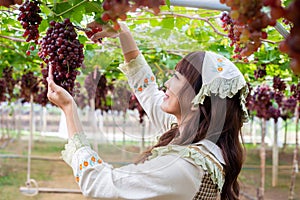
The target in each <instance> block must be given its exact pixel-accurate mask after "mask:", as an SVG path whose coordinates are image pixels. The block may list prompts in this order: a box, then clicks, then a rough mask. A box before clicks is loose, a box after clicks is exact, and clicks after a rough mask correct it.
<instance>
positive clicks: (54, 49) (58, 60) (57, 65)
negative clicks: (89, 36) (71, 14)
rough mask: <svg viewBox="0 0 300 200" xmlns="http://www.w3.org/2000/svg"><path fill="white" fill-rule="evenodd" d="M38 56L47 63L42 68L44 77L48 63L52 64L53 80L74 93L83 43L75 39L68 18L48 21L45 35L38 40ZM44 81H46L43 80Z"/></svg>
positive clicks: (73, 29) (75, 35)
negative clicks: (48, 26) (45, 66)
mask: <svg viewBox="0 0 300 200" xmlns="http://www.w3.org/2000/svg"><path fill="white" fill-rule="evenodd" d="M40 45H41V47H40V51H39V53H38V54H39V56H40V58H42V59H43V60H44V62H45V63H47V68H46V69H42V73H43V76H44V78H46V77H47V73H48V69H49V65H52V69H53V76H54V81H55V83H56V84H58V85H60V86H62V87H63V88H65V89H66V90H67V91H68V92H69V93H70V94H71V95H74V89H75V88H74V86H75V79H76V76H77V75H79V74H80V72H79V71H78V70H77V69H78V68H80V67H81V66H82V62H83V60H84V55H83V45H82V44H80V42H79V40H78V39H77V33H76V31H75V28H74V26H73V24H72V23H71V22H70V19H68V18H67V19H65V20H64V22H62V23H60V22H55V21H51V22H50V28H48V30H47V32H46V36H45V37H43V39H42V40H41V42H40ZM43 82H44V83H46V81H43Z"/></svg>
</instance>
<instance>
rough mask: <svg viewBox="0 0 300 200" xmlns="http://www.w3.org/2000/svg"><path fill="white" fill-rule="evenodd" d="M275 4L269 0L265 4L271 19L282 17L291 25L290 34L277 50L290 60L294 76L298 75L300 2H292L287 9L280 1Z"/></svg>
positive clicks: (299, 60) (299, 70) (299, 71)
mask: <svg viewBox="0 0 300 200" xmlns="http://www.w3.org/2000/svg"><path fill="white" fill-rule="evenodd" d="M265 1H267V0H265ZM276 2H277V3H274V2H273V1H270V0H268V2H267V5H268V6H270V7H271V14H272V13H273V17H274V18H276V19H277V18H282V17H283V18H285V19H286V20H287V21H289V22H291V23H292V27H291V30H290V34H289V35H288V37H287V38H286V39H285V40H284V41H282V43H281V44H280V46H279V49H280V50H281V51H282V52H284V53H287V54H288V55H289V57H290V58H291V65H290V66H291V69H292V71H293V72H294V74H296V75H300V35H299V30H300V0H293V1H292V2H291V3H290V5H289V6H288V7H287V8H283V7H282V6H281V0H277V1H276Z"/></svg>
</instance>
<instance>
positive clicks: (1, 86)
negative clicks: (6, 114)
mask: <svg viewBox="0 0 300 200" xmlns="http://www.w3.org/2000/svg"><path fill="white" fill-rule="evenodd" d="M4 101H6V82H5V80H4V79H2V78H1V79H0V103H1V102H4Z"/></svg>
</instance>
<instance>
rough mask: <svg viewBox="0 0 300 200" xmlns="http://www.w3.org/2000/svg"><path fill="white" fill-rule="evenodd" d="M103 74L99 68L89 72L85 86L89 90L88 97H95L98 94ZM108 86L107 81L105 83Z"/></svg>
mask: <svg viewBox="0 0 300 200" xmlns="http://www.w3.org/2000/svg"><path fill="white" fill-rule="evenodd" d="M100 77H101V74H100V72H99V70H97V69H95V70H94V71H93V72H91V73H89V74H88V76H87V77H86V78H85V80H84V87H85V89H86V91H87V94H88V98H89V99H93V98H95V96H96V89H97V86H98V82H99V79H100ZM105 86H106V83H105Z"/></svg>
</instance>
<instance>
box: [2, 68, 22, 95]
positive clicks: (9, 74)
mask: <svg viewBox="0 0 300 200" xmlns="http://www.w3.org/2000/svg"><path fill="white" fill-rule="evenodd" d="M2 74H3V79H4V81H5V82H6V89H7V94H8V100H9V101H10V100H11V99H12V98H14V97H16V95H15V94H14V88H15V85H16V84H17V83H18V80H15V79H14V78H13V67H12V66H10V67H5V68H4V69H3V72H2Z"/></svg>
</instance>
